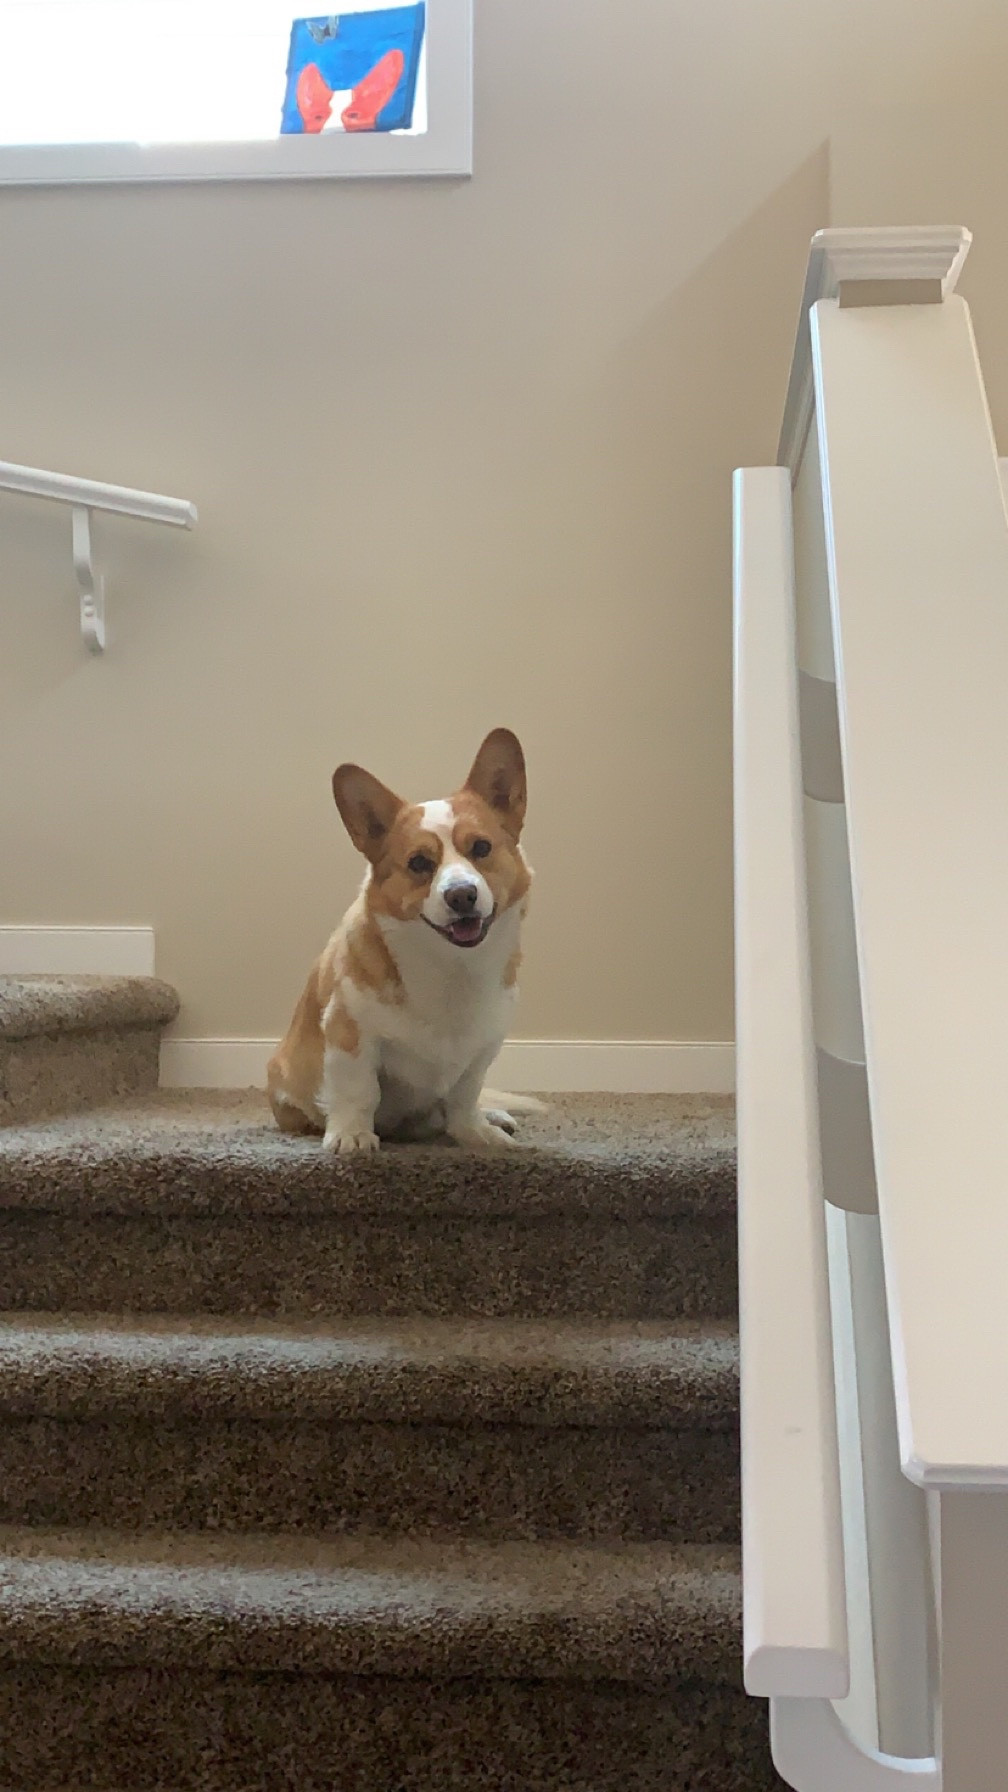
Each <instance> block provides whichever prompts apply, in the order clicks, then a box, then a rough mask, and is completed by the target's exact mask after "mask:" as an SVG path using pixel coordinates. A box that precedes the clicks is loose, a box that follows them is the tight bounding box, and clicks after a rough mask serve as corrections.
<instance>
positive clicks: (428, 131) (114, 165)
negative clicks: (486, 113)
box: [0, 0, 473, 186]
mask: <svg viewBox="0 0 1008 1792" xmlns="http://www.w3.org/2000/svg"><path fill="white" fill-rule="evenodd" d="M312 3H313V0H0V186H2V185H3V184H4V183H6V182H13V183H17V184H21V183H25V184H28V183H31V182H34V181H38V180H43V181H45V182H46V183H47V184H49V185H55V184H62V183H63V182H78V181H83V182H89V181H108V180H144V181H149V180H173V179H180V180H305V179H307V180H324V179H331V178H333V177H337V178H339V177H351V176H353V177H357V176H360V175H390V176H398V175H402V174H423V175H457V174H468V173H471V171H472V7H473V0H412V3H411V0H399V3H397V0H350V5H351V6H352V10H351V11H349V12H312V11H311V10H309V9H310V8H311V6H312ZM40 69H41V70H43V71H44V82H43V87H44V94H43V99H42V100H41V101H40V98H39V95H40V93H41V92H42V91H43V89H41V88H40V86H39V79H41V78H42V77H38V78H36V76H37V71H38V70H40Z"/></svg>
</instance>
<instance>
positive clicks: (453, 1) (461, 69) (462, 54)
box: [0, 0, 472, 186]
mask: <svg viewBox="0 0 1008 1792" xmlns="http://www.w3.org/2000/svg"><path fill="white" fill-rule="evenodd" d="M391 3H392V0H390V4H391ZM426 5H427V19H426V46H425V47H426V61H427V129H426V131H423V132H417V134H416V135H412V134H410V133H408V132H405V131H404V132H393V131H360V132H343V131H333V132H325V133H323V134H322V135H321V136H311V137H303V136H284V137H281V136H279V135H278V136H277V137H276V138H275V139H272V140H270V141H268V142H258V143H179V144H176V143H172V144H163V143H158V144H141V143H86V144H25V145H15V146H9V145H0V186H68V185H96V184H106V183H110V182H119V181H166V182H181V181H225V180H240V181H260V180H333V179H355V178H360V177H362V176H364V177H366V176H372V177H374V176H382V175H385V176H403V175H427V176H434V175H470V174H471V173H472V0H426ZM347 10H352V0H351V4H350V6H349V7H348V8H347ZM298 11H299V8H298V5H297V0H292V6H291V16H292V17H294V16H295V15H296V14H297V13H298Z"/></svg>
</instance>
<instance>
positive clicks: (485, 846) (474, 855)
mask: <svg viewBox="0 0 1008 1792" xmlns="http://www.w3.org/2000/svg"><path fill="white" fill-rule="evenodd" d="M492 851H493V847H492V846H491V845H490V842H489V840H474V841H473V843H472V845H471V846H470V848H469V857H470V858H471V859H485V858H487V856H488V855H489V854H490V853H491V852H492Z"/></svg>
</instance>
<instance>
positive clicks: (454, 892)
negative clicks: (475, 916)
mask: <svg viewBox="0 0 1008 1792" xmlns="http://www.w3.org/2000/svg"><path fill="white" fill-rule="evenodd" d="M478 895H479V891H478V889H477V888H476V885H475V884H452V886H451V888H450V889H448V890H446V891H445V898H444V899H445V904H446V906H447V907H448V908H450V909H451V912H452V914H453V915H471V914H472V912H473V909H474V908H475V907H476V898H477V896H478Z"/></svg>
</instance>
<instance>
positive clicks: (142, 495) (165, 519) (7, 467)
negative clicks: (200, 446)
mask: <svg viewBox="0 0 1008 1792" xmlns="http://www.w3.org/2000/svg"><path fill="white" fill-rule="evenodd" d="M0 490H3V491H8V492H23V493H24V494H25V496H26V497H29V498H51V499H54V500H55V501H56V502H57V503H59V504H74V505H78V506H80V507H81V508H83V509H85V510H112V511H115V512H116V513H117V514H118V515H119V516H135V517H140V518H141V519H142V520H143V521H144V522H147V523H173V524H174V525H175V526H176V527H177V528H182V529H191V528H192V526H193V524H194V523H195V521H196V506H195V504H190V503H189V501H188V499H187V498H162V497H159V496H158V494H157V493H156V492H141V491H134V490H133V488H132V487H131V486H128V485H106V484H105V483H104V482H103V481H102V480H100V479H73V478H71V477H69V476H68V475H67V474H66V473H47V472H45V471H44V470H43V469H42V468H41V467H22V466H19V465H18V464H17V463H16V462H15V461H10V460H0Z"/></svg>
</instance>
